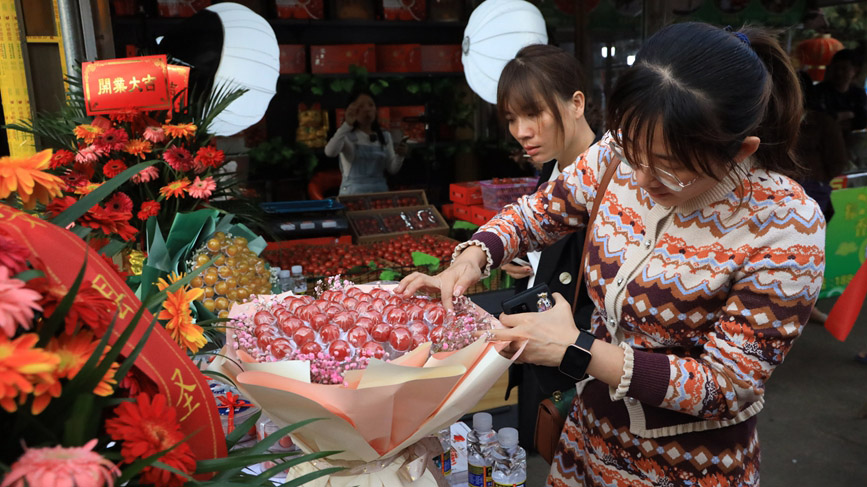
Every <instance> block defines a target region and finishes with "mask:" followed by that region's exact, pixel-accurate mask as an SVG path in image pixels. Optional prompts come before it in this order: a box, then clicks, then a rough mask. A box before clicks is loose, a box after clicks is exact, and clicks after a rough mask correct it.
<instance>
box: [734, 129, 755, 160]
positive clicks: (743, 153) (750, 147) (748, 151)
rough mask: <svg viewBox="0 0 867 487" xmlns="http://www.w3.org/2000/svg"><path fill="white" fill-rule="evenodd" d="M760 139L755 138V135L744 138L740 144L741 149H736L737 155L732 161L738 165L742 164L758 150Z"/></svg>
mask: <svg viewBox="0 0 867 487" xmlns="http://www.w3.org/2000/svg"><path fill="white" fill-rule="evenodd" d="M761 141H762V140H761V139H759V138H758V137H756V136H755V135H750V136H749V137H747V138H745V139H744V141H743V143H741V148H740V149H738V152H737V154H735V156H734V157H733V159H734V161H735V162H736V163H738V164H740V163H742V162H744V160H745V159H746V158H747V157H750V156H751V155H753V154H755V153H756V151H757V150H759V144H760V143H761Z"/></svg>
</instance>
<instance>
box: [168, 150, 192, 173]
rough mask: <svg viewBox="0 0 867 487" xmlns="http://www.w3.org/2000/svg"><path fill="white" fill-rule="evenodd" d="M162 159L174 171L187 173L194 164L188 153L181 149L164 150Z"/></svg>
mask: <svg viewBox="0 0 867 487" xmlns="http://www.w3.org/2000/svg"><path fill="white" fill-rule="evenodd" d="M163 159H165V161H166V162H167V163H169V166H172V168H173V169H174V170H175V171H184V172H185V171H189V170H191V169H192V168H193V167H194V166H195V164H196V163H195V161H194V160H193V155H192V154H190V151H188V150H187V149H184V148H183V147H172V148H171V149H168V150H166V151H165V152H163Z"/></svg>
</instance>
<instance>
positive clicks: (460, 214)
mask: <svg viewBox="0 0 867 487" xmlns="http://www.w3.org/2000/svg"><path fill="white" fill-rule="evenodd" d="M454 205H455V207H454V216H455V220H463V221H465V222H472V220H473V207H472V206H468V205H462V204H460V203H455V204H454Z"/></svg>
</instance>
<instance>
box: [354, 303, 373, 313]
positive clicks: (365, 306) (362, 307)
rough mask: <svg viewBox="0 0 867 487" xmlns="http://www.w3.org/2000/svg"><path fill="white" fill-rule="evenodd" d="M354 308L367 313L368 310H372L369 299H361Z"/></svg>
mask: <svg viewBox="0 0 867 487" xmlns="http://www.w3.org/2000/svg"><path fill="white" fill-rule="evenodd" d="M354 309H355V311H358V312H359V313H366V312H367V311H370V310H371V306H370V302H369V301H360V302H359V303H358V304H357V305H356V306H355V308H354Z"/></svg>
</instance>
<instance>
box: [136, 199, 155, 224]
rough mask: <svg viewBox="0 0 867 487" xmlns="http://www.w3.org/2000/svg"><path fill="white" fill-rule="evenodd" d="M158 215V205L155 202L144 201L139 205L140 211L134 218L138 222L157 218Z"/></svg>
mask: <svg viewBox="0 0 867 487" xmlns="http://www.w3.org/2000/svg"><path fill="white" fill-rule="evenodd" d="M159 213H160V204H159V203H158V202H156V201H145V202H143V203H142V204H141V209H140V210H139V211H138V214H137V215H136V217H138V219H139V220H147V219H148V218H150V217H152V216H157V215H159Z"/></svg>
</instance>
